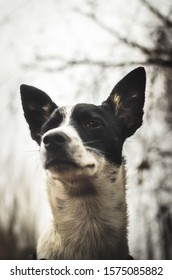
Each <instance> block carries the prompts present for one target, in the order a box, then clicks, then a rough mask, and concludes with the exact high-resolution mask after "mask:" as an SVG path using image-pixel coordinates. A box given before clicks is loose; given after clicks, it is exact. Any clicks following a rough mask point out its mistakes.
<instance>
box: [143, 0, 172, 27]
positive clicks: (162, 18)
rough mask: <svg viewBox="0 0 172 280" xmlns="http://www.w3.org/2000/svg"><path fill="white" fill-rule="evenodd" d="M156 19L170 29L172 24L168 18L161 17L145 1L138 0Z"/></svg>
mask: <svg viewBox="0 0 172 280" xmlns="http://www.w3.org/2000/svg"><path fill="white" fill-rule="evenodd" d="M140 1H141V2H142V3H143V4H144V5H145V6H146V7H147V8H148V9H149V10H150V11H151V12H152V13H153V14H154V15H155V16H157V18H159V19H160V20H161V21H162V22H163V23H164V24H165V27H172V22H171V21H170V20H169V18H167V17H165V16H164V15H162V14H161V13H160V12H159V11H158V10H157V9H156V8H155V7H153V6H152V5H151V4H150V3H149V2H148V1H147V0H140Z"/></svg>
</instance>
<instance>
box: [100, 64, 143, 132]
mask: <svg viewBox="0 0 172 280" xmlns="http://www.w3.org/2000/svg"><path fill="white" fill-rule="evenodd" d="M145 85H146V73H145V70H144V68H143V67H138V68H136V69H134V70H133V71H132V72H130V73H129V74H128V75H126V76H125V77H124V78H123V79H122V80H121V81H119V83H118V84H117V85H116V86H115V87H114V89H113V90H112V92H111V94H110V96H109V97H108V99H107V100H106V101H105V102H104V104H108V105H110V106H111V108H112V107H113V109H114V112H115V116H116V117H117V119H118V120H119V122H120V124H121V125H122V127H123V135H124V138H127V137H129V136H131V135H132V134H134V132H135V131H136V130H137V129H138V128H139V127H140V126H141V124H142V118H143V106H144V100H145Z"/></svg>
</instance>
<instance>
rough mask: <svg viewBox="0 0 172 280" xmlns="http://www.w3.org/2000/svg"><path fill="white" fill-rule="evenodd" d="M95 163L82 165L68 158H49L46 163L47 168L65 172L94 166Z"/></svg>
mask: <svg viewBox="0 0 172 280" xmlns="http://www.w3.org/2000/svg"><path fill="white" fill-rule="evenodd" d="M94 167H95V164H87V165H85V166H80V165H79V164H77V163H76V162H74V161H72V160H68V159H59V158H55V159H50V160H47V161H46V163H45V169H47V170H51V169H54V170H56V171H57V172H60V173H63V172H66V171H75V170H82V169H85V168H94Z"/></svg>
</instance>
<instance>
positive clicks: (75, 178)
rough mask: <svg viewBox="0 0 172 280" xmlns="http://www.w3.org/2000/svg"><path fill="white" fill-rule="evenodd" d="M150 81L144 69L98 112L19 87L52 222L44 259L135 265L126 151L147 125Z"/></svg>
mask: <svg viewBox="0 0 172 280" xmlns="http://www.w3.org/2000/svg"><path fill="white" fill-rule="evenodd" d="M145 84H146V73H145V69H144V68H143V67H138V68H136V69H134V70H133V71H131V72H130V73H128V74H127V75H126V76H125V77H124V78H123V79H122V80H120V81H119V82H118V83H117V84H116V86H115V87H114V88H113V90H112V92H111V93H110V95H109V96H108V98H107V99H106V100H105V101H104V102H103V103H102V104H101V105H99V106H96V105H93V104H83V103H81V104H76V105H75V106H73V107H70V106H67V107H58V106H57V105H56V104H55V103H54V102H53V101H52V99H51V98H50V97H49V96H48V95H47V94H46V93H45V92H43V91H41V90H39V89H37V88H35V87H32V86H28V85H21V90H20V92H21V101H22V107H23V111H24V116H25V119H26V121H27V123H28V124H29V128H30V132H31V137H32V138H33V140H35V141H36V142H37V143H38V145H39V146H40V158H41V162H42V165H43V168H44V169H45V171H46V178H47V179H46V181H47V190H48V198H49V203H50V206H51V210H52V215H53V220H52V222H51V224H50V226H49V227H48V229H47V230H46V231H45V232H44V233H43V234H42V235H41V237H40V238H39V240H38V245H37V250H36V254H37V258H38V259H56V260H57V259H58V260H62V259H63V260H64V259H65V260H66V259H69V260H70V259H72V260H76V259H78V260H91V259H92V260H93V259H97V260H99V259H107V260H108V259H114V260H115V259H121V260H122V259H124V260H125V259H129V258H130V257H129V248H128V237H127V227H128V222H127V203H126V175H125V174H126V171H125V160H124V158H123V156H122V147H123V144H124V141H125V140H126V138H128V137H130V136H131V135H133V134H134V133H135V131H136V130H137V129H138V128H139V127H140V126H141V125H142V122H143V107H144V101H145Z"/></svg>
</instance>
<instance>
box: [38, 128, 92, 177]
mask: <svg viewBox="0 0 172 280" xmlns="http://www.w3.org/2000/svg"><path fill="white" fill-rule="evenodd" d="M69 132H72V130H69ZM71 134H72V133H71ZM40 152H41V159H42V163H43V167H44V168H45V169H46V170H48V171H50V172H51V173H53V175H54V174H61V175H62V174H63V175H64V174H69V173H70V174H71V173H72V174H74V175H76V176H77V175H86V176H88V175H89V176H91V175H93V174H95V172H96V171H97V160H96V157H95V155H94V154H92V153H91V152H90V151H87V149H86V148H85V146H84V145H83V143H82V141H81V139H80V138H79V136H78V135H77V134H76V133H75V132H73V135H70V136H69V135H68V134H67V133H65V132H64V131H60V130H59V129H58V128H57V129H53V130H51V131H48V132H47V133H45V134H44V136H43V137H42V143H41V149H40Z"/></svg>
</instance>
